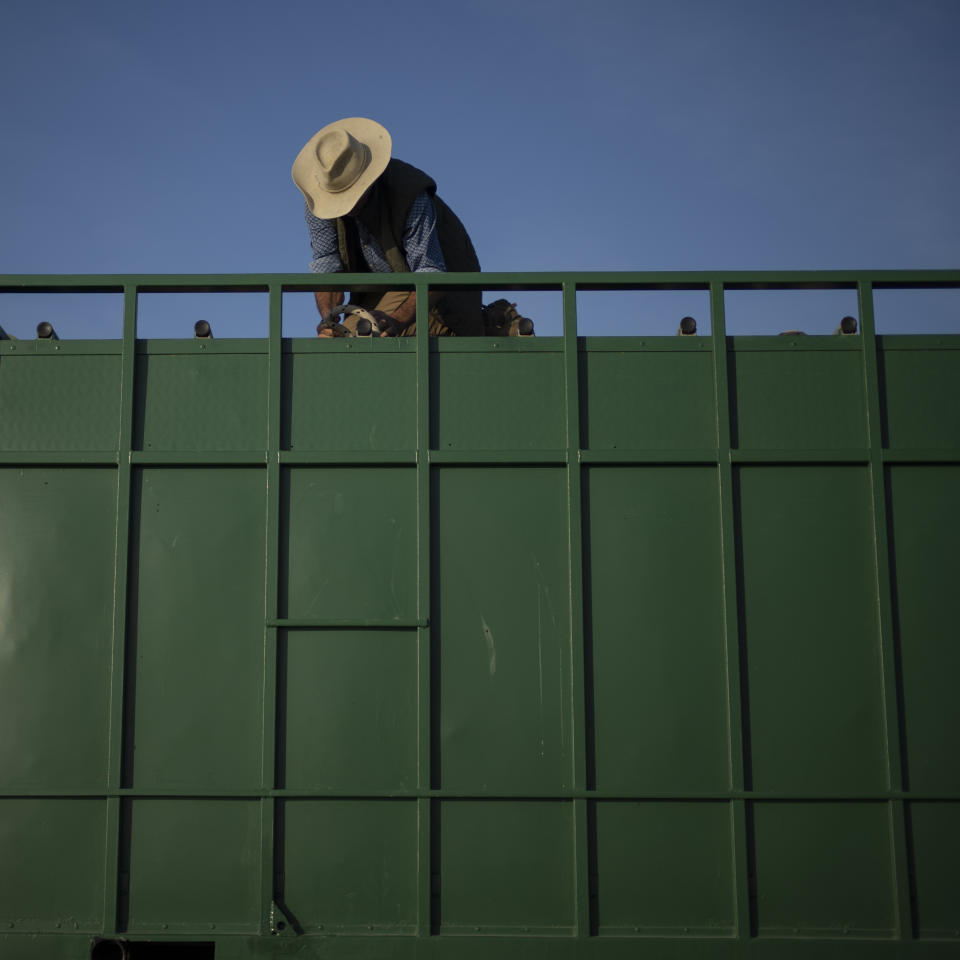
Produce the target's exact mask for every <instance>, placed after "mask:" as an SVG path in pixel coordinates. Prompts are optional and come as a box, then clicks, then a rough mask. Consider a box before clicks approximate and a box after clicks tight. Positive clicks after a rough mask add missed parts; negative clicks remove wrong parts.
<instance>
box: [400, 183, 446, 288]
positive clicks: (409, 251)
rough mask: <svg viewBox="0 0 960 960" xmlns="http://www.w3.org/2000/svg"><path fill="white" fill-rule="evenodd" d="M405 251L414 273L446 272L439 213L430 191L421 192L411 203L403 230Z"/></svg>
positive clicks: (408, 264) (408, 263)
mask: <svg viewBox="0 0 960 960" xmlns="http://www.w3.org/2000/svg"><path fill="white" fill-rule="evenodd" d="M403 252H404V255H405V256H406V259H407V266H409V267H410V270H411V271H412V272H413V273H444V272H446V269H447V265H446V262H445V261H444V259H443V251H442V250H441V249H440V238H439V236H438V235H437V214H436V211H435V210H434V209H433V200H432V199H431V197H430V194H429V193H426V192H424V193H421V194H420V195H419V196H418V197H417V198H416V199H415V200H414V201H413V203H412V204H411V205H410V211H409V213H408V214H407V222H406V224H404V230H403Z"/></svg>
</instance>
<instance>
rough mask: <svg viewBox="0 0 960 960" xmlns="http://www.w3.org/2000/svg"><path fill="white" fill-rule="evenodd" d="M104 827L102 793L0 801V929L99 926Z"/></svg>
mask: <svg viewBox="0 0 960 960" xmlns="http://www.w3.org/2000/svg"><path fill="white" fill-rule="evenodd" d="M105 829H106V804H105V803H104V801H103V800H90V799H78V798H74V799H70V800H50V799H37V798H31V799H5V800H0V864H2V871H0V928H6V929H8V930H26V931H29V932H34V931H47V932H51V933H52V932H55V931H62V932H63V933H74V932H75V931H81V932H83V933H95V932H97V931H98V930H99V929H100V921H101V919H102V912H101V911H102V909H103V877H104V869H103V868H104V862H103V861H104V858H103V837H104V830H105ZM0 952H2V951H0ZM9 955H11V956H13V955H14V954H9Z"/></svg>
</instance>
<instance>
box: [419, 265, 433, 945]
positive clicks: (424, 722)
mask: <svg viewBox="0 0 960 960" xmlns="http://www.w3.org/2000/svg"><path fill="white" fill-rule="evenodd" d="M415 292H416V296H417V317H416V320H417V335H416V338H415V339H416V358H417V360H416V377H417V467H416V469H417V623H418V626H417V687H418V693H419V696H418V698H417V702H418V704H419V711H418V716H417V724H418V726H417V735H418V740H417V793H418V794H419V797H418V799H417V837H418V848H417V881H418V903H417V935H418V936H420V937H429V936H430V935H431V933H432V932H433V924H434V917H433V856H434V851H433V849H432V835H433V818H434V813H435V811H434V809H433V804H434V801H433V800H432V799H431V798H430V797H429V796H427V795H426V794H428V793H429V791H430V790H431V788H432V787H433V786H434V784H433V773H432V765H431V753H432V749H433V739H432V723H433V719H432V709H431V707H432V704H431V699H432V680H431V678H432V674H433V664H432V656H433V654H432V650H431V647H432V643H431V634H430V329H429V328H430V316H429V315H430V299H429V298H430V289H429V284H428V283H427V281H426V279H421V280H418V281H417V284H416V287H415Z"/></svg>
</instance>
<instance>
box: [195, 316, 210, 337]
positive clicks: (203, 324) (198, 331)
mask: <svg viewBox="0 0 960 960" xmlns="http://www.w3.org/2000/svg"><path fill="white" fill-rule="evenodd" d="M193 335H194V336H195V337H199V338H200V339H201V340H205V339H207V338H208V337H212V336H213V331H212V330H211V329H210V324H209V323H207V321H206V320H198V321H197V322H196V323H195V324H194V325H193Z"/></svg>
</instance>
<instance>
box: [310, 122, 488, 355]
mask: <svg viewBox="0 0 960 960" xmlns="http://www.w3.org/2000/svg"><path fill="white" fill-rule="evenodd" d="M391 145H392V144H391V139H390V134H389V133H388V132H387V131H386V130H385V129H384V128H383V127H382V126H381V125H380V124H379V123H376V122H375V121H373V120H367V119H365V118H363V117H350V118H348V119H346V120H338V121H337V122H336V123H331V124H328V125H327V126H325V127H324V128H323V129H322V130H320V131H318V132H317V133H315V134H314V135H313V136H312V137H311V138H310V140H308V141H307V144H306V146H304V148H303V149H302V150H301V151H300V153H299V154H298V155H297V159H296V160H295V161H294V164H293V171H292V173H293V182H294V183H295V184H296V185H297V187H298V188H299V190H300V192H301V193H302V194H303V196H304V199H305V200H306V220H307V229H308V230H309V232H310V244H311V246H312V248H313V260H312V261H311V263H310V270H311V271H312V272H313V273H341V272H346V273H366V272H372V273H387V272H393V273H408V272H409V273H440V272H444V271H448V270H449V271H453V272H468V273H473V272H478V271H479V270H480V264H479V262H478V260H477V255H476V253H475V252H474V249H473V244H472V243H471V242H470V237H469V236H468V235H467V231H466V230H465V229H464V227H463V224H462V223H461V222H460V221H459V220H458V219H457V217H456V215H455V214H454V212H453V211H452V210H451V209H450V208H449V207H448V206H447V205H446V204H445V203H444V202H443V201H442V200H441V199H440V198H439V197H438V196H437V194H436V190H437V186H436V184H435V183H434V181H433V180H432V179H431V178H430V177H429V176H427V174H425V173H424V172H423V171H422V170H418V169H417V168H416V167H413V166H411V165H410V164H408V163H404V162H403V161H402V160H396V159H394V158H392V157H391V155H390V151H391ZM315 297H316V300H317V308H318V309H319V310H320V313H321V315H322V316H323V317H327V316H328V314H329V313H330V312H331V311H332V310H333V309H334V308H335V307H337V306H339V305H340V304H342V303H343V291H324V290H318V291H317V292H316V293H315ZM351 299H352V302H353V303H354V304H355V305H357V306H360V307H364V308H366V309H367V310H369V311H370V312H371V313H372V314H373V316H374V317H375V319H376V321H377V325H378V327H379V328H380V330H381V336H409V335H411V334H412V333H414V332H415V330H416V323H415V319H416V308H417V299H416V294H415V293H413V292H411V291H409V290H400V291H389V292H387V293H384V292H383V291H377V292H373V293H354V294H353V296H352V298H351ZM429 316H430V333H431V334H438V335H455V336H483V334H484V325H483V318H482V313H481V293H480V291H479V290H477V291H450V292H449V293H443V292H436V293H431V294H430V312H429ZM347 322H349V318H348V320H347ZM332 328H333V325H332V324H325V323H321V324H320V327H319V328H318V332H319V334H320V336H333V329H332Z"/></svg>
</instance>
